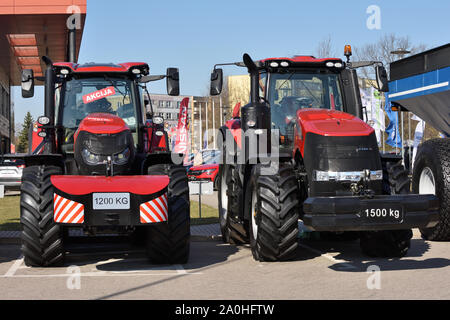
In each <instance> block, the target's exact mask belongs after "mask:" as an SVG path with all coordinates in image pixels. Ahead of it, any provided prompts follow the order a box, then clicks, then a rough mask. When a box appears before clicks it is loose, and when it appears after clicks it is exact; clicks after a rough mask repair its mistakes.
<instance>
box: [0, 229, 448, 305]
mask: <svg viewBox="0 0 450 320" xmlns="http://www.w3.org/2000/svg"><path fill="white" fill-rule="evenodd" d="M106 240H108V241H106ZM0 252H1V254H0V287H1V288H2V290H1V291H0V299H152V300H154V299H449V298H450V260H449V257H450V244H449V243H448V242H429V241H424V240H422V239H421V238H420V234H419V233H418V232H417V231H416V230H415V232H414V238H413V240H412V244H411V249H410V251H409V252H408V255H407V256H406V257H404V258H402V259H368V258H367V257H365V256H363V255H362V254H361V253H360V250H359V244H358V241H353V242H326V241H319V240H299V248H298V252H297V257H296V259H295V260H294V261H290V262H275V263H269V262H263V263H261V262H256V261H254V260H253V258H252V254H251V250H250V248H249V247H246V246H241V247H235V246H231V245H228V244H224V243H222V242H219V241H194V242H192V243H191V255H190V259H189V263H187V264H184V265H173V266H165V265H163V266H157V265H151V264H149V263H148V261H147V259H146V257H145V252H144V250H143V248H141V247H135V246H131V245H129V244H128V243H127V242H123V241H122V242H120V241H114V240H113V241H110V240H109V239H106V238H105V239H104V240H101V241H100V240H98V241H95V242H90V243H88V242H86V241H82V242H80V243H72V244H71V245H69V246H68V254H67V258H66V264H65V266H63V267H58V268H29V267H26V266H25V265H24V263H23V259H22V258H21V255H20V246H19V245H17V244H1V245H0ZM378 270H379V272H378Z"/></svg>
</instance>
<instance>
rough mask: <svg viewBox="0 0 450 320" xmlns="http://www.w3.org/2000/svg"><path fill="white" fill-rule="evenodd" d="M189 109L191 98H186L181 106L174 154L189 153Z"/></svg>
mask: <svg viewBox="0 0 450 320" xmlns="http://www.w3.org/2000/svg"><path fill="white" fill-rule="evenodd" d="M188 108H189V98H184V99H183V100H182V101H181V104H180V114H179V116H178V126H177V137H176V140H175V147H174V150H173V151H174V153H183V154H187V153H188V144H189V130H188V125H189V124H188Z"/></svg>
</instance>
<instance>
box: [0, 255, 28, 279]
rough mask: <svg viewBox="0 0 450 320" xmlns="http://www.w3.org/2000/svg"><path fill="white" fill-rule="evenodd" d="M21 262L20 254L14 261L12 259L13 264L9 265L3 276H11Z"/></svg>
mask: <svg viewBox="0 0 450 320" xmlns="http://www.w3.org/2000/svg"><path fill="white" fill-rule="evenodd" d="M22 263H23V257H22V255H21V256H20V257H19V258H18V259H17V260H16V261H14V263H13V265H12V266H11V268H9V270H8V271H7V272H6V273H5V275H4V276H3V277H5V278H8V277H13V276H14V274H15V273H16V271H17V270H18V269H19V268H20V266H21V265H22Z"/></svg>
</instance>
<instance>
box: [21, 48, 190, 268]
mask: <svg viewBox="0 0 450 320" xmlns="http://www.w3.org/2000/svg"><path fill="white" fill-rule="evenodd" d="M43 60H44V62H45V63H46V65H47V67H46V70H45V77H42V78H38V77H36V78H35V77H34V76H33V71H32V70H24V71H23V73H22V95H23V97H32V96H33V93H34V80H35V79H36V80H40V81H44V82H45V113H44V116H42V117H39V119H38V125H37V126H36V127H35V128H34V130H33V132H32V140H33V141H30V146H31V149H32V150H30V153H29V154H28V155H26V156H24V157H23V158H24V160H25V164H26V168H25V169H24V171H23V179H22V187H21V199H20V210H21V217H20V221H21V224H22V226H23V231H22V253H23V256H24V260H25V263H26V265H28V266H51V265H57V264H61V263H62V262H63V260H64V256H65V249H64V241H65V239H66V235H67V230H68V228H73V227H79V228H82V229H83V230H84V231H85V232H86V233H88V234H97V233H102V232H111V231H112V230H113V231H114V232H118V233H133V232H138V233H139V234H145V243H146V250H147V254H148V257H149V259H150V261H151V262H152V263H185V262H187V260H188V257H189V238H190V214H189V208H190V206H189V191H188V180H187V176H186V170H185V169H184V168H183V166H182V165H181V163H182V158H183V156H182V155H177V154H172V153H171V152H170V150H169V149H168V143H167V134H166V132H165V131H164V127H163V125H164V123H163V122H164V121H163V119H162V118H160V117H156V116H154V115H153V109H152V106H151V101H148V100H147V99H144V93H145V92H146V93H147V95H148V91H147V88H146V83H148V82H150V81H155V80H160V79H164V78H166V79H167V90H168V94H170V95H178V94H179V73H178V69H176V68H168V69H167V74H166V75H154V76H150V75H149V66H148V64H146V63H135V62H130V63H121V64H94V63H89V64H76V63H72V62H61V63H53V62H52V61H51V60H50V59H49V58H47V57H43ZM148 96H149V95H148ZM147 104H149V109H150V112H146V107H147ZM36 141H37V142H39V143H37V142H36ZM33 142H35V143H33Z"/></svg>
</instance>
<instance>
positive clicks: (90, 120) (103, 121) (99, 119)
mask: <svg viewBox="0 0 450 320" xmlns="http://www.w3.org/2000/svg"><path fill="white" fill-rule="evenodd" d="M125 130H130V129H129V128H128V126H127V125H126V123H125V121H123V120H122V118H120V117H118V116H116V115H113V114H110V113H91V114H90V115H88V116H87V117H86V118H84V119H83V120H82V121H81V123H80V125H79V127H78V130H77V132H76V134H75V139H76V138H77V136H78V134H79V133H80V132H81V131H86V132H89V133H93V134H115V133H119V132H122V131H125Z"/></svg>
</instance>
